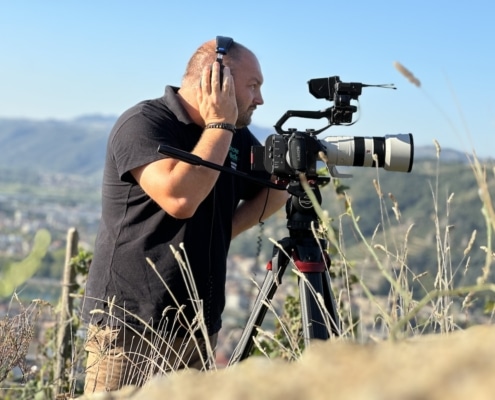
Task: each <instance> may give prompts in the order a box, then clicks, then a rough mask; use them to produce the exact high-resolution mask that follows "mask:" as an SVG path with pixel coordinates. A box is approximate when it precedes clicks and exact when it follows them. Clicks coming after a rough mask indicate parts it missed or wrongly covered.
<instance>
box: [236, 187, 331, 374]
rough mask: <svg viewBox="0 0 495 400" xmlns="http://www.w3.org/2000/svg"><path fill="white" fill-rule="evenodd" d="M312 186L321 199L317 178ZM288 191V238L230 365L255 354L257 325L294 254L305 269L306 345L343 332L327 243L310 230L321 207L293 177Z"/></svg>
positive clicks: (302, 271)
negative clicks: (336, 304) (317, 206)
mask: <svg viewBox="0 0 495 400" xmlns="http://www.w3.org/2000/svg"><path fill="white" fill-rule="evenodd" d="M310 187H311V189H312V190H313V193H314V194H315V196H316V198H317V200H318V202H319V203H320V204H321V194H320V191H319V187H318V183H317V182H316V181H312V182H310ZM287 190H288V192H289V194H290V197H289V199H288V200H287V204H286V214H287V228H288V230H289V237H286V238H283V239H282V240H279V241H278V242H277V245H274V247H273V254H272V259H271V260H270V261H269V262H268V265H267V273H266V276H265V279H264V281H263V284H262V286H261V288H260V291H259V293H258V295H257V297H256V300H255V302H254V305H253V308H252V311H251V314H250V316H249V318H248V320H247V322H246V326H245V327H244V330H243V332H242V335H241V338H240V339H239V343H238V344H237V347H236V348H235V350H234V352H233V354H232V356H231V358H230V360H229V364H228V365H229V366H230V365H232V364H235V363H237V362H239V361H242V360H244V359H245V358H247V357H248V356H249V355H250V353H251V351H252V349H253V346H254V338H255V337H256V335H257V327H260V326H261V324H262V322H263V320H264V318H265V315H266V312H267V310H268V304H267V302H270V301H271V300H272V299H273V296H274V295H275V293H276V291H277V288H278V286H279V285H280V284H281V281H282V276H283V274H284V272H285V270H286V268H287V265H288V264H289V261H290V260H291V258H292V260H293V262H294V265H295V267H296V268H297V270H298V271H299V272H300V274H301V277H299V296H300V305H301V317H302V331H303V337H304V344H305V346H306V347H308V346H309V344H310V341H311V339H322V340H326V339H328V338H329V337H330V336H331V335H335V336H338V335H339V334H340V320H339V317H338V314H337V311H336V306H335V299H334V296H333V293H332V289H331V285H330V274H329V271H328V268H329V267H330V258H329V257H328V255H327V254H326V253H325V252H324V251H323V249H324V248H325V243H326V242H325V240H323V239H317V238H315V237H314V235H313V232H312V229H311V228H312V226H317V224H318V219H317V215H316V212H315V210H314V208H313V205H312V203H311V200H310V199H309V198H308V196H307V194H306V192H305V191H304V189H303V187H302V186H301V183H300V182H299V181H291V182H290V183H289V186H288V189H287ZM318 298H321V299H323V301H322V302H320V301H319V300H318ZM322 303H323V304H322Z"/></svg>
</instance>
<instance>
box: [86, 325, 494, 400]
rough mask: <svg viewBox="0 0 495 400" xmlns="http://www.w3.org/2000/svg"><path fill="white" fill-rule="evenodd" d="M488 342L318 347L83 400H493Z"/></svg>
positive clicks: (480, 330) (470, 338)
mask: <svg viewBox="0 0 495 400" xmlns="http://www.w3.org/2000/svg"><path fill="white" fill-rule="evenodd" d="M494 338H495V327H492V326H476V327H473V328H469V329H467V330H465V331H457V332H455V333H451V334H448V335H424V336H420V337H416V338H413V339H408V340H403V341H400V342H396V343H394V342H391V341H385V342H379V343H373V344H366V345H362V344H356V343H350V342H346V341H328V342H318V343H314V344H313V345H312V346H311V347H310V348H309V349H308V350H307V351H306V352H305V353H304V354H303V356H302V357H301V359H300V360H299V361H297V362H293V363H288V362H283V361H280V360H273V361H272V360H268V359H265V358H261V357H251V358H248V359H247V360H245V361H243V362H241V363H239V364H237V365H235V366H233V367H230V368H225V369H221V370H217V371H212V372H207V373H200V372H197V371H180V372H177V373H175V374H173V375H169V376H157V377H155V378H154V379H152V380H151V381H150V382H149V383H148V384H147V385H146V386H145V387H143V388H141V389H135V388H125V389H123V390H122V391H120V392H115V393H107V394H106V396H107V397H96V396H97V395H94V396H92V397H89V398H91V399H133V400H137V399H146V400H155V399H156V400H158V399H174V400H188V399H191V400H193V399H194V400H198V399H208V400H214V399H219V400H220V399H222V400H223V399H225V400H227V399H228V400H241V399H242V400H251V399H253V400H255V399H256V400H260V399H270V400H278V399H280V400H296V399H298V400H299V399H308V400H320V399H321V400H323V399H324V400H328V399H332V400H335V399H353V400H361V399H362V400H374V399H376V400H445V399H449V400H456V399H459V400H460V399H462V400H466V399H469V400H478V399H493V398H495V381H494V380H493V376H494V375H495V340H494ZM130 389H135V391H132V390H130ZM126 390H127V392H126ZM108 396H109V397H108ZM89 398H88V399H89Z"/></svg>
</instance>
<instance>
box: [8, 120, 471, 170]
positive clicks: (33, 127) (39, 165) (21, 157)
mask: <svg viewBox="0 0 495 400" xmlns="http://www.w3.org/2000/svg"><path fill="white" fill-rule="evenodd" d="M116 120H117V117H116V116H105V115H98V114H93V115H82V116H79V117H77V118H74V119H71V120H57V119H46V120H35V119H29V118H11V119H9V118H0V167H3V168H12V169H26V168H27V169H36V170H38V171H40V172H41V171H44V172H54V173H66V174H76V175H78V174H80V175H88V174H89V175H93V174H101V170H102V168H103V163H104V159H105V149H106V144H107V138H108V134H109V133H110V130H111V129H112V126H113V124H114V123H115V121H116ZM250 129H251V131H252V132H253V134H254V135H255V136H256V137H257V139H258V140H259V141H260V142H261V144H262V145H264V144H265V139H266V137H267V136H268V135H270V134H272V133H274V130H273V128H271V127H270V128H267V127H260V126H257V125H251V126H250ZM414 153H415V160H420V159H429V158H431V159H435V158H436V149H435V147H434V146H419V147H416V148H415V149H414ZM440 158H441V160H443V161H446V162H464V163H465V162H467V161H468V160H467V156H466V154H464V153H462V152H459V151H457V150H452V149H442V152H441V155H440Z"/></svg>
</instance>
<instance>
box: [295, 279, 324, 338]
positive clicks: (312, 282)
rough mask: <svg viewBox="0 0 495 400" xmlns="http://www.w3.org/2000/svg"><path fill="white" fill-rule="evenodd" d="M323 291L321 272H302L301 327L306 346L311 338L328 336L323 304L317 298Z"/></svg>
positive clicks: (300, 293)
mask: <svg viewBox="0 0 495 400" xmlns="http://www.w3.org/2000/svg"><path fill="white" fill-rule="evenodd" d="M323 293H324V289H323V280H322V273H320V272H310V273H303V277H301V278H299V295H300V301H301V319H302V329H303V336H304V344H305V346H306V347H308V346H309V344H310V341H311V339H322V340H327V339H328V338H329V337H330V335H329V333H328V327H327V326H326V320H327V318H326V315H325V313H326V310H325V309H324V308H325V306H324V305H323V304H320V301H319V300H318V297H320V298H322V297H321V296H322V295H323ZM318 294H319V295H321V296H318Z"/></svg>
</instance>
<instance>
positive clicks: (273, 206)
mask: <svg viewBox="0 0 495 400" xmlns="http://www.w3.org/2000/svg"><path fill="white" fill-rule="evenodd" d="M267 196H268V198H267ZM287 198H288V193H287V191H285V190H277V189H268V188H266V189H263V190H262V191H261V192H260V193H258V195H257V196H256V197H254V198H253V199H251V200H246V201H244V202H242V203H241V204H240V205H239V207H237V210H236V212H235V214H234V218H233V220H232V238H235V237H236V236H237V235H239V234H240V233H241V232H244V231H245V230H247V229H249V228H251V227H252V226H254V225H256V224H257V223H259V222H260V221H264V220H265V219H267V218H268V217H270V216H271V215H272V214H274V213H275V212H276V211H277V210H279V209H280V208H281V207H282V206H283V205H284V204H285V202H286V201H287Z"/></svg>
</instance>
